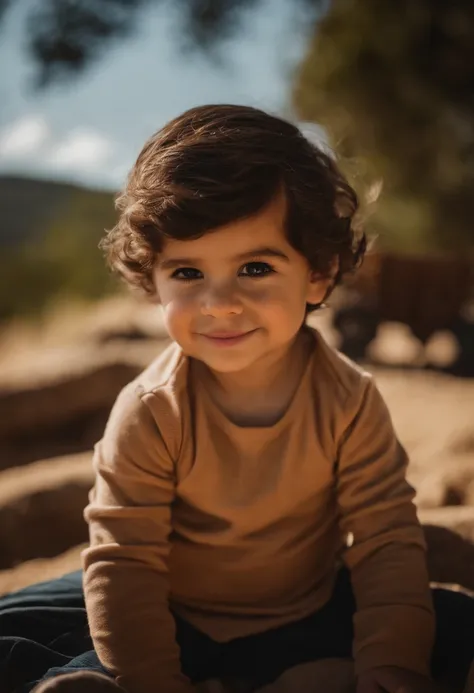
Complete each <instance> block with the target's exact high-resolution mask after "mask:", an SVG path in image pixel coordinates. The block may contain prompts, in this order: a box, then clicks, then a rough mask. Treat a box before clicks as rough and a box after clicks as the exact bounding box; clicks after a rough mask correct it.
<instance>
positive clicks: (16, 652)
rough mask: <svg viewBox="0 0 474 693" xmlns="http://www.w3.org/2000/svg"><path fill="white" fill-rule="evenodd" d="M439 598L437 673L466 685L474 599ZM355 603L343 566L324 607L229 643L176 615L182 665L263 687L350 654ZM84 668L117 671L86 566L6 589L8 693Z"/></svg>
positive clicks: (3, 681) (3, 618) (4, 670)
mask: <svg viewBox="0 0 474 693" xmlns="http://www.w3.org/2000/svg"><path fill="white" fill-rule="evenodd" d="M433 598H434V603H435V609H436V616H437V637H436V644H435V648H434V651H433V666H432V669H433V674H434V675H435V677H436V678H437V679H439V680H444V681H449V682H450V683H451V684H452V685H453V686H454V689H455V690H456V689H459V690H461V689H462V686H463V683H464V680H465V677H466V675H467V671H468V669H469V665H470V662H471V661H472V659H473V657H474V599H472V598H470V597H468V596H466V595H464V594H462V593H457V592H452V591H448V590H442V589H436V590H433ZM354 610H355V602H354V597H353V594H352V588H351V584H350V579H349V575H348V573H347V571H345V570H341V571H340V573H339V575H338V579H337V581H336V586H335V589H334V593H333V595H332V598H331V599H330V601H329V602H328V603H327V604H326V605H325V606H324V607H323V608H322V609H320V610H319V611H318V612H317V613H315V614H312V615H311V616H309V617H307V618H304V619H302V620H300V621H297V622H295V623H291V624H288V625H286V626H283V627H280V628H275V629H272V630H268V631H266V632H264V633H259V634H257V635H252V636H249V637H244V638H237V639H235V640H232V641H231V642H229V643H217V642H215V641H213V640H212V639H211V638H209V637H208V636H207V635H205V634H204V633H201V632H200V631H198V630H197V629H196V628H194V627H193V626H191V625H190V624H189V623H187V622H186V621H183V620H182V619H180V618H179V617H177V616H175V620H176V632H177V640H178V645H179V647H180V651H181V667H182V670H183V672H184V673H185V674H186V675H187V676H188V677H189V678H190V679H191V680H192V681H193V682H198V681H203V680H206V679H209V678H220V679H229V678H234V679H235V678H240V679H244V680H246V681H250V682H252V684H253V686H254V687H255V688H257V687H259V686H262V685H264V684H266V683H270V682H271V681H274V680H275V679H276V678H277V677H278V676H280V674H282V673H283V671H285V670H286V669H289V668H290V667H292V666H295V665H296V664H299V663H302V662H308V661H313V660H317V659H322V658H327V657H350V656H351V649H352V640H353V626H352V617H353V614H354ZM78 669H88V670H94V671H100V672H102V673H105V674H108V675H110V674H109V672H107V671H106V670H105V669H104V668H103V667H102V665H101V663H100V661H99V659H98V657H97V655H96V654H95V652H94V650H93V644H92V640H91V637H90V634H89V628H88V625H87V615H86V610H85V604H84V595H83V591H82V573H81V571H77V572H75V573H70V574H68V575H65V576H63V577H61V578H58V579H56V580H51V581H48V582H43V583H38V584H36V585H32V586H30V587H27V588H25V589H22V590H18V591H16V592H13V593H12V594H8V595H5V596H3V597H0V692H1V693H13V692H14V693H28V692H29V691H31V690H32V688H34V686H35V685H36V684H37V683H38V681H40V680H43V679H45V678H49V677H51V676H56V675H58V674H62V673H66V672H70V671H74V670H78Z"/></svg>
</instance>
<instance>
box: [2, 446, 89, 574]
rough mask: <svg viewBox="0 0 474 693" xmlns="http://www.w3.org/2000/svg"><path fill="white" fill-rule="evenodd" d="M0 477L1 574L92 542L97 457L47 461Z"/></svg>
mask: <svg viewBox="0 0 474 693" xmlns="http://www.w3.org/2000/svg"><path fill="white" fill-rule="evenodd" d="M0 477H1V483H0V569H6V568H11V567H13V566H15V565H17V564H19V563H22V562H23V561H28V560H29V559H32V558H38V557H52V556H56V555H58V554H60V553H62V552H63V551H66V550H67V549H69V548H70V547H72V546H75V545H77V544H80V543H82V542H85V541H87V539H88V529H87V525H86V523H85V520H84V518H83V510H84V507H85V505H86V504H87V501H88V492H89V490H90V488H91V486H92V484H93V471H92V465H91V453H85V454H81V455H74V456H70V457H66V458H55V459H52V460H43V461H41V462H36V463H34V464H31V465H28V466H27V467H22V468H19V469H15V470H13V469H12V470H8V471H4V472H3V473H2V474H1V475H0Z"/></svg>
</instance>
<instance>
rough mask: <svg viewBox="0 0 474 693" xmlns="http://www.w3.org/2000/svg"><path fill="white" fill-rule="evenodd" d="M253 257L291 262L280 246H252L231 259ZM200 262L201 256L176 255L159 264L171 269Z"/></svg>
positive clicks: (235, 260) (191, 265)
mask: <svg viewBox="0 0 474 693" xmlns="http://www.w3.org/2000/svg"><path fill="white" fill-rule="evenodd" d="M251 257H276V258H279V259H280V260H285V261H286V262H290V258H289V257H288V256H287V255H285V253H284V252H283V251H282V250H279V249H278V248H271V247H269V246H265V247H261V248H252V250H247V251H245V253H240V254H239V255H234V257H232V258H231V261H232V262H237V261H243V260H247V259H248V258H251ZM199 264H202V260H200V259H199V258H192V257H175V258H169V259H168V260H162V261H161V262H160V263H159V266H160V269H162V270H170V269H176V268H177V267H195V266H196V265H199Z"/></svg>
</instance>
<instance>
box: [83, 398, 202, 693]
mask: <svg viewBox="0 0 474 693" xmlns="http://www.w3.org/2000/svg"><path fill="white" fill-rule="evenodd" d="M133 387H134V388H135V389H132V388H131V387H130V386H129V387H128V388H125V390H124V391H123V392H122V393H121V395H120V396H119V398H118V399H117V402H116V404H115V405H114V408H113V410H112V413H111V416H110V418H109V421H108V423H107V426H106V430H105V433H104V436H103V438H102V440H101V441H100V442H99V443H98V444H97V445H96V447H95V452H94V458H93V464H94V469H95V474H96V476H95V485H94V488H93V489H92V491H91V494H90V498H89V505H88V506H87V507H86V509H85V513H84V516H85V519H86V521H87V522H88V524H89V534H90V546H89V548H87V549H86V550H85V551H84V552H83V553H82V562H83V569H84V594H85V601H86V609H87V616H88V620H89V626H90V631H91V636H92V640H93V643H94V647H95V650H96V652H97V654H98V656H99V659H100V660H101V662H102V664H103V665H104V666H105V667H106V668H107V669H109V670H110V671H111V672H112V673H113V674H114V675H115V676H116V678H117V682H118V683H119V684H120V685H122V686H123V687H124V688H125V689H126V690H127V691H128V692H129V693H149V691H150V690H153V691H156V693H160V692H161V691H163V693H190V691H192V690H194V689H193V687H192V686H191V684H190V682H189V681H188V680H187V679H186V678H185V677H184V675H183V674H182V673H181V667H180V653H179V648H178V645H177V643H176V633H175V622H174V618H173V616H172V614H171V612H170V610H169V607H168V596H169V584H168V565H167V559H168V555H169V550H170V542H169V535H170V530H171V504H172V502H173V499H174V495H175V471H174V464H173V460H172V459H171V456H170V454H169V452H168V449H167V447H166V444H165V441H164V439H163V437H162V435H161V433H160V430H159V428H158V426H157V423H156V421H155V419H154V417H153V415H152V414H151V412H150V410H149V408H148V407H147V404H146V398H147V397H154V396H155V395H153V394H149V395H141V393H140V392H137V389H136V386H133Z"/></svg>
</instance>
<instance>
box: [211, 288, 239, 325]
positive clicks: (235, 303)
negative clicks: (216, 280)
mask: <svg viewBox="0 0 474 693" xmlns="http://www.w3.org/2000/svg"><path fill="white" fill-rule="evenodd" d="M242 309H243V306H242V302H241V300H240V298H239V296H238V293H237V292H236V291H235V290H233V289H232V288H231V287H228V288H222V287H221V288H219V289H209V290H208V291H207V292H206V294H205V296H203V300H202V304H201V312H202V314H203V315H209V316H212V317H215V318H219V317H225V316H227V315H239V314H240V313H242Z"/></svg>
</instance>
